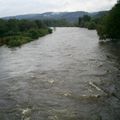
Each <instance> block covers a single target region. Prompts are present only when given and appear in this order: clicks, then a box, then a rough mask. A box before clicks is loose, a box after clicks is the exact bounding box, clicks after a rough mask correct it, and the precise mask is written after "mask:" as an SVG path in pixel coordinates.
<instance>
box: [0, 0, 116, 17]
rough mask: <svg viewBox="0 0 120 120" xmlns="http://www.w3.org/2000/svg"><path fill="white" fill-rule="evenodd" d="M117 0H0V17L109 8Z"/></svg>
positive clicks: (92, 10)
mask: <svg viewBox="0 0 120 120" xmlns="http://www.w3.org/2000/svg"><path fill="white" fill-rule="evenodd" d="M116 2H117V0H0V17H5V16H14V15H22V14H32V13H44V12H64V11H67V12H70V11H86V12H96V11H103V10H109V9H111V8H112V7H113V6H114V5H115V3H116Z"/></svg>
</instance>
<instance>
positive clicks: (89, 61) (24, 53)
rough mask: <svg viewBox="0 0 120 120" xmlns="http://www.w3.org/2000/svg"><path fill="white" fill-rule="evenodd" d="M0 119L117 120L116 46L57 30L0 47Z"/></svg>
mask: <svg viewBox="0 0 120 120" xmlns="http://www.w3.org/2000/svg"><path fill="white" fill-rule="evenodd" d="M0 120H120V45H117V44H111V43H99V39H98V36H97V33H96V31H89V30H87V29H81V28H56V30H55V31H54V32H53V33H52V34H50V35H47V36H45V37H42V38H40V39H39V40H36V41H33V42H31V43H28V44H25V45H23V46H22V47H20V48H19V47H18V48H14V49H11V48H7V47H5V46H3V47H0Z"/></svg>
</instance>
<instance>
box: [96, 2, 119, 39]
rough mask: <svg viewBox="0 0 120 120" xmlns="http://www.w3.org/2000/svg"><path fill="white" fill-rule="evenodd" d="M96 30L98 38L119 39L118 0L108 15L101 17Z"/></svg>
mask: <svg viewBox="0 0 120 120" xmlns="http://www.w3.org/2000/svg"><path fill="white" fill-rule="evenodd" d="M97 32H98V35H99V36H100V39H110V40H112V41H118V40H120V0H118V2H117V4H116V5H115V6H114V7H113V8H112V9H111V10H110V12H109V13H108V15H106V16H105V17H103V18H102V19H101V22H100V24H99V25H98V27H97Z"/></svg>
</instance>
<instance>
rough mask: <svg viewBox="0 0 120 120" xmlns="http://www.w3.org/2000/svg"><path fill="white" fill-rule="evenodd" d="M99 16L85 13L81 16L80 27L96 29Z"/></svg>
mask: <svg viewBox="0 0 120 120" xmlns="http://www.w3.org/2000/svg"><path fill="white" fill-rule="evenodd" d="M98 21H99V18H96V19H94V18H92V17H90V16H88V15H84V16H83V17H80V18H79V23H78V26H79V27H83V28H88V29H96V25H97V24H98Z"/></svg>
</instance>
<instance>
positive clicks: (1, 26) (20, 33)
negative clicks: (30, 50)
mask: <svg viewBox="0 0 120 120" xmlns="http://www.w3.org/2000/svg"><path fill="white" fill-rule="evenodd" d="M50 33H52V30H51V29H50V28H48V27H47V26H46V25H45V24H43V23H42V22H41V21H28V20H0V45H1V46H2V45H7V46H8V47H16V46H21V45H22V44H25V43H28V42H30V41H33V40H36V39H38V38H39V37H42V36H45V35H47V34H50Z"/></svg>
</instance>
